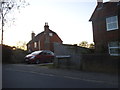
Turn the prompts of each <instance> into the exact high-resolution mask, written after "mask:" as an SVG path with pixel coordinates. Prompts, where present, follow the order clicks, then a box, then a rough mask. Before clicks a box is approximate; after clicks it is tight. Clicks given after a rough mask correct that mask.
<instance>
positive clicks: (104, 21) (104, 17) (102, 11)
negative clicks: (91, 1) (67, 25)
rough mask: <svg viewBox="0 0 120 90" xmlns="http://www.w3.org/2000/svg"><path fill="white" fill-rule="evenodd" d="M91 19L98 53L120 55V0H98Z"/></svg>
mask: <svg viewBox="0 0 120 90" xmlns="http://www.w3.org/2000/svg"><path fill="white" fill-rule="evenodd" d="M89 21H92V27H93V39H94V43H95V51H96V53H104V54H109V55H112V56H120V0H119V2H111V1H109V2H103V0H98V1H97V6H96V8H95V10H94V12H93V14H92V16H91V18H90V20H89Z"/></svg>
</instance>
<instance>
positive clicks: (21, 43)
mask: <svg viewBox="0 0 120 90" xmlns="http://www.w3.org/2000/svg"><path fill="white" fill-rule="evenodd" d="M26 44H27V43H26V42H24V41H19V42H17V45H16V47H17V48H19V49H22V50H26Z"/></svg>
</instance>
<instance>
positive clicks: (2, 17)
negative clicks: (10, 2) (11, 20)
mask: <svg viewBox="0 0 120 90" xmlns="http://www.w3.org/2000/svg"><path fill="white" fill-rule="evenodd" d="M2 3H3V2H2ZM1 19H2V29H1V30H2V36H1V45H3V32H4V30H3V27H4V16H3V9H2V10H1Z"/></svg>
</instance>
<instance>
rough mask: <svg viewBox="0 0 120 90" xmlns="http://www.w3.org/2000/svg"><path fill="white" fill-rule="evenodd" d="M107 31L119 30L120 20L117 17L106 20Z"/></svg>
mask: <svg viewBox="0 0 120 90" xmlns="http://www.w3.org/2000/svg"><path fill="white" fill-rule="evenodd" d="M106 25H107V26H106V27H107V30H114V29H118V18H117V16H113V17H109V18H106Z"/></svg>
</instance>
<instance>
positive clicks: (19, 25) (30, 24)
mask: <svg viewBox="0 0 120 90" xmlns="http://www.w3.org/2000/svg"><path fill="white" fill-rule="evenodd" d="M26 1H27V2H29V3H30V5H28V6H26V7H25V8H22V9H21V10H20V13H18V12H17V13H14V14H11V15H13V17H14V18H15V23H14V24H12V25H10V26H9V27H6V28H5V29H4V44H6V45H11V46H15V45H16V44H17V43H18V42H19V41H23V42H26V43H27V42H29V41H30V40H31V33H32V31H33V32H35V34H36V35H37V34H39V33H41V32H42V31H44V25H45V22H48V25H49V28H50V29H51V30H53V31H54V32H56V33H57V34H58V35H59V37H60V38H61V39H62V40H63V43H64V44H79V43H80V42H82V41H87V42H88V43H93V32H92V22H89V19H90V17H91V15H92V13H93V11H94V9H95V7H96V4H97V0H26ZM0 39H1V38H0Z"/></svg>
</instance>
